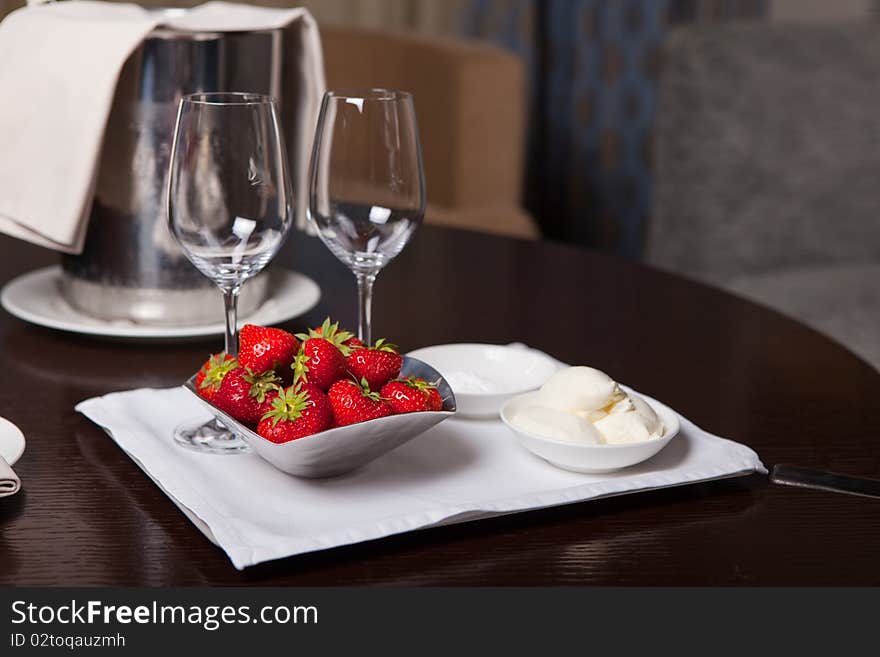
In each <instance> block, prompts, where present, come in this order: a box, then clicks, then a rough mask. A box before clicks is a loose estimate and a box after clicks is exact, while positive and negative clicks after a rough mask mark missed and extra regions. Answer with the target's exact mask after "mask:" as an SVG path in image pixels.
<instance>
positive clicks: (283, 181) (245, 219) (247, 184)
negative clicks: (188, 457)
mask: <svg viewBox="0 0 880 657" xmlns="http://www.w3.org/2000/svg"><path fill="white" fill-rule="evenodd" d="M278 117H279V111H278V107H277V104H276V102H275V100H273V99H272V98H270V97H268V96H263V95H260V94H253V93H197V94H190V95H188V96H184V97H183V98H182V99H181V101H180V107H179V109H178V112H177V124H176V126H175V129H174V138H173V141H172V150H171V165H170V171H169V174H168V194H167V215H168V226H169V228H170V230H171V234H172V235H173V236H174V238H175V239H176V240H177V242H178V243H179V244H180V246H181V248H182V249H183V253H184V254H185V255H186V257H187V258H188V259H189V260H190V262H192V263H193V264H194V265H195V266H196V267H197V268H198V270H199V271H200V272H202V273H203V274H204V275H205V276H207V277H208V278H210V279H211V280H212V281H214V283H216V284H217V287H219V288H220V290H221V291H222V292H223V300H224V304H225V308H226V313H225V314H226V340H225V348H226V349H225V350H226V353H227V354H229V355H231V356H238V330H237V318H236V309H237V302H238V294H239V291H240V290H241V286H242V284H243V283H244V282H245V281H246V280H247V279H249V278H251V277H252V276H254V275H256V274H257V273H259V272H260V270H262V269H263V267H265V266H266V265H267V264H268V262H269V261H270V260H271V259H272V258H273V257H274V256H275V254H276V253H277V252H278V249H279V248H281V245H282V244H283V243H284V239H285V238H286V236H287V234H288V232H289V230H290V227H291V225H292V222H293V216H294V215H293V212H294V211H293V194H292V192H291V186H290V175H289V171H288V166H287V159H286V155H285V148H284V137H283V135H282V133H281V127H280V125H279V119H278ZM174 438H175V440H177V442H179V443H181V444H183V445H185V446H187V447H192V448H194V449H198V450H200V451H207V452H214V453H237V452H243V451H246V450H247V445H246V444H245V443H244V441H242V440H241V439H240V438H238V437H237V436H236V435H235V434H234V433H232V432H231V431H229V430H228V429H226V427H224V426H223V425H222V424H220V423H219V422H217V421H212V422H209V423H207V424H201V425H194V426H187V425H183V426H181V427H178V428H177V429H176V430H175V435H174Z"/></svg>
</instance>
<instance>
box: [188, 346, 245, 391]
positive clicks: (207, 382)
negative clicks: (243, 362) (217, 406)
mask: <svg viewBox="0 0 880 657" xmlns="http://www.w3.org/2000/svg"><path fill="white" fill-rule="evenodd" d="M237 366H238V363H237V362H236V360H235V358H233V357H232V356H230V355H229V354H227V353H226V352H224V351H221V352H220V353H219V354H214V355H213V356H211V357H210V358H208V360H207V361H205V364H204V365H202V368H201V369H200V370H199V373H198V374H196V390H197V391H198V393H199V396H200V397H203V398H204V399H207V400H208V401H211V400H212V399H213V398H214V395H216V394H217V391H218V390H220V384H221V383H222V382H223V377H225V376H226V374H227V373H228V372H230V371H231V370H234V369H235V368H236V367H237Z"/></svg>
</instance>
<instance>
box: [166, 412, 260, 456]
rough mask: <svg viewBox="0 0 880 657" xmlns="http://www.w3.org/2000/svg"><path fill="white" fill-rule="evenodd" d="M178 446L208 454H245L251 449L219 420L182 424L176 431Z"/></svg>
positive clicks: (175, 439)
mask: <svg viewBox="0 0 880 657" xmlns="http://www.w3.org/2000/svg"><path fill="white" fill-rule="evenodd" d="M174 441H175V442H176V443H177V444H178V445H182V446H183V447H187V448H189V449H192V450H195V451H197V452H205V453H208V454H244V453H245V452H247V451H248V450H249V449H250V448H249V447H248V445H247V443H246V442H244V441H243V440H242V439H241V438H239V437H238V436H236V435H235V434H234V433H232V432H231V431H230V430H229V429H227V428H226V427H224V426H223V425H222V424H220V422H218V421H217V420H211V421H210V422H205V423H202V424H181V425H180V426H179V427H177V428H176V429H175V430H174Z"/></svg>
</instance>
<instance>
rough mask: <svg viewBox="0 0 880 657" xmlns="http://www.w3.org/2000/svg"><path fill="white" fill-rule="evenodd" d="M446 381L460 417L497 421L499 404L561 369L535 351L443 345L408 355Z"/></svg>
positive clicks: (485, 345) (468, 345)
mask: <svg viewBox="0 0 880 657" xmlns="http://www.w3.org/2000/svg"><path fill="white" fill-rule="evenodd" d="M408 355H409V356H412V357H413V358H418V359H419V360H421V361H424V362H425V363H427V364H428V365H430V366H431V367H433V368H434V369H436V370H437V371H438V372H440V373H441V374H442V375H443V377H444V378H445V379H446V381H447V383H449V386H450V387H451V388H452V391H453V392H454V393H455V399H456V402H457V404H458V415H459V416H461V417H483V418H487V417H498V413H499V411H500V410H501V406H502V404H504V403H505V402H506V401H507V400H508V399H510V398H511V397H514V396H516V395H519V394H522V393H524V392H528V391H529V390H536V389H537V388H540V387H541V386H542V385H543V384H544V382H545V381H546V380H547V379H549V378H550V377H551V376H552V375H553V374H554V373H555V372H556V371H557V370H558V369H559V367H560V365H559V364H558V363H557V362H556V361H555V360H553V359H552V358H550V357H549V356H547V355H546V354H544V353H543V352H540V351H537V350H535V349H529V348H528V347H525V346H502V345H494V344H444V345H437V346H434V347H424V348H422V349H416V350H415V351H411V352H410V353H409V354H408Z"/></svg>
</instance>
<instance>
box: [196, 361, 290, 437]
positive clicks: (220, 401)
mask: <svg viewBox="0 0 880 657" xmlns="http://www.w3.org/2000/svg"><path fill="white" fill-rule="evenodd" d="M280 382H281V379H279V378H278V376H277V375H276V374H275V372H273V371H271V370H269V371H268V372H263V373H261V374H254V373H253V372H252V371H251V370H250V369H248V368H245V367H241V366H239V367H236V368H235V369H233V370H230V371H229V373H228V374H226V376H225V377H223V382H222V383H221V384H220V389H219V390H218V391H217V393H216V394H215V395H214V398H213V399H212V400H211V401H212V403H213V404H214V406H216V407H217V408H219V409H220V410H221V411H226V412H227V413H229V414H230V415H231V416H232V417H234V418H235V419H236V420H238V421H239V422H242V423H244V424H249V425H256V424H257V422H259V421H260V418H262V417H263V415H265V413H266V412H267V411H268V410H269V409H270V408H271V404H272V401H273V400H274V398H275V397H277V396H278V391H279V390H280V389H281V386H280V385H279V383H280Z"/></svg>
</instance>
